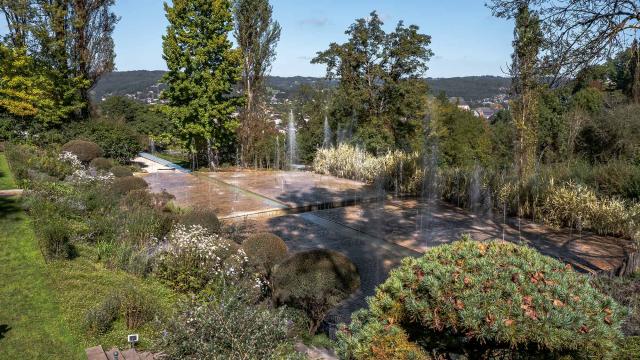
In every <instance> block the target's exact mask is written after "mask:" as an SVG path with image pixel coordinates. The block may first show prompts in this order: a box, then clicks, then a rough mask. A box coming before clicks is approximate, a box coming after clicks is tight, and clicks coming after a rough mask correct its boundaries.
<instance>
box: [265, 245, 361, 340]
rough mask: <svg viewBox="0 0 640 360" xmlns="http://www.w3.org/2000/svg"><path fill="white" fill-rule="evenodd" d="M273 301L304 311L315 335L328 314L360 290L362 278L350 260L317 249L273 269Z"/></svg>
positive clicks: (294, 256) (293, 257)
mask: <svg viewBox="0 0 640 360" xmlns="http://www.w3.org/2000/svg"><path fill="white" fill-rule="evenodd" d="M272 281H273V295H272V297H273V299H274V301H275V303H276V304H277V305H283V304H286V305H290V306H293V307H296V308H299V309H302V310H304V311H305V312H306V313H307V314H308V315H309V318H310V319H311V320H312V324H311V326H310V328H309V333H310V334H314V333H315V332H316V330H317V329H318V326H319V325H320V324H321V323H322V320H324V317H325V315H326V313H327V312H328V311H329V310H330V309H331V308H333V307H334V306H336V305H338V304H339V303H340V302H341V301H342V300H344V299H346V298H347V297H348V296H349V295H351V294H352V293H353V292H355V291H356V290H357V289H358V288H359V287H360V275H359V274H358V269H357V268H356V266H355V264H353V263H352V262H351V260H349V258H347V257H346V256H344V255H342V254H340V253H338V252H335V251H331V250H326V249H317V250H311V251H305V252H301V253H297V254H294V255H292V256H291V257H289V258H288V259H286V260H284V261H283V262H281V263H279V264H278V265H276V266H275V268H274V269H273V274H272Z"/></svg>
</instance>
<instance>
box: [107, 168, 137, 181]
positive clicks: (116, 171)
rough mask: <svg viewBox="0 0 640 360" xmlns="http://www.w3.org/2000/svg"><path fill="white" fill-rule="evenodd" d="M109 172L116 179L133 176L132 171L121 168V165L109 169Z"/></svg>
mask: <svg viewBox="0 0 640 360" xmlns="http://www.w3.org/2000/svg"><path fill="white" fill-rule="evenodd" d="M110 171H111V173H112V174H113V176H115V177H117V178H122V177H129V176H133V171H131V168H130V167H128V166H122V165H118V166H114V167H112V168H111V170H110Z"/></svg>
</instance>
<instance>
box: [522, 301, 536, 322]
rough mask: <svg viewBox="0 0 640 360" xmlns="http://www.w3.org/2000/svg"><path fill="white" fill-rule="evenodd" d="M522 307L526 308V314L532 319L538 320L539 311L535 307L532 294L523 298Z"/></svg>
mask: <svg viewBox="0 0 640 360" xmlns="http://www.w3.org/2000/svg"><path fill="white" fill-rule="evenodd" d="M520 308H521V309H522V310H524V315H525V316H527V317H529V318H530V319H531V320H538V313H537V312H536V310H535V309H534V308H533V298H532V297H531V296H525V297H524V298H522V305H520Z"/></svg>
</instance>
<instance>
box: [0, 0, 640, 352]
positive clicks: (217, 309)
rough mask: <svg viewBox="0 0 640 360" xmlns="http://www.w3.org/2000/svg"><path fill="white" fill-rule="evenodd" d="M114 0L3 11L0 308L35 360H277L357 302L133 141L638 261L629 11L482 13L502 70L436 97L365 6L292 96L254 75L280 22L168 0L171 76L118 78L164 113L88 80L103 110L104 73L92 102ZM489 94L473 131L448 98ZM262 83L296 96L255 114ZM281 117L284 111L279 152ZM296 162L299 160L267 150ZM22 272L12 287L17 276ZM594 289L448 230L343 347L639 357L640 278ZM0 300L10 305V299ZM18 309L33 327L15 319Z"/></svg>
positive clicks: (417, 60)
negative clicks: (437, 206)
mask: <svg viewBox="0 0 640 360" xmlns="http://www.w3.org/2000/svg"><path fill="white" fill-rule="evenodd" d="M114 3H115V2H114V0H76V1H70V0H60V1H54V2H47V1H7V0H0V12H2V14H3V15H4V17H5V18H6V21H7V25H8V34H7V36H5V37H3V38H2V40H1V41H0V141H3V142H5V141H6V142H7V144H6V146H4V145H3V148H5V149H6V157H7V160H8V162H9V165H10V166H9V169H7V167H6V166H5V165H4V162H3V158H2V157H0V186H1V187H3V188H7V187H13V186H15V185H18V186H20V187H21V188H23V189H24V190H25V193H24V197H23V198H22V200H20V203H18V202H17V200H10V201H8V202H7V201H5V200H2V199H0V200H2V202H0V207H1V209H2V211H3V212H5V211H7V212H11V216H10V217H9V220H10V221H7V220H6V219H5V217H4V215H3V216H1V217H0V229H1V230H3V231H2V233H3V234H5V233H7V234H9V236H8V238H7V239H6V244H4V243H3V246H2V251H0V255H1V256H2V260H3V261H2V262H3V263H4V264H5V265H6V266H5V267H3V269H2V271H3V272H2V277H3V279H4V278H6V279H7V280H9V281H7V282H6V283H7V284H8V285H4V286H3V287H1V288H0V292H2V295H3V296H2V298H1V299H0V300H2V301H3V302H2V305H3V306H2V307H0V310H2V312H1V313H0V314H1V315H2V316H3V318H2V320H3V323H4V321H5V320H4V319H5V318H7V319H8V320H6V321H8V322H12V323H15V324H16V326H18V330H16V332H17V334H18V335H25V334H27V335H30V336H29V337H25V338H28V339H32V340H31V341H32V343H33V350H34V351H36V352H37V354H35V355H36V356H35V357H37V356H43V354H46V353H47V352H48V351H50V350H51V349H50V348H49V345H48V342H47V341H48V340H51V343H53V344H54V345H56V346H57V347H60V348H62V349H65V350H66V349H70V350H68V351H69V353H70V354H66V353H65V354H64V355H68V356H73V354H71V353H74V354H75V353H76V352H77V350H78V349H76V348H79V347H81V346H92V345H96V343H98V342H102V343H103V344H104V345H106V346H108V345H111V344H119V345H122V343H123V341H124V338H123V334H125V333H130V332H132V331H136V332H140V334H142V336H143V341H142V343H141V344H139V345H140V346H141V347H143V348H149V349H154V350H163V351H166V352H167V354H169V355H170V356H172V357H175V358H214V359H215V358H246V357H247V354H250V356H255V357H259V358H269V357H272V358H295V357H297V356H298V354H296V353H295V351H294V349H293V344H294V343H295V342H297V341H301V340H308V339H309V338H310V337H312V336H314V335H315V334H316V333H317V331H318V329H319V328H321V324H322V322H323V320H324V319H325V317H326V315H327V313H328V312H329V311H330V310H331V309H332V308H334V307H335V306H337V305H339V304H340V303H341V302H342V301H343V300H344V299H346V298H348V297H349V296H350V295H351V294H352V293H354V292H355V291H357V289H358V287H359V286H360V274H359V271H358V269H357V268H356V266H355V265H354V264H353V263H352V262H351V261H350V260H349V259H348V258H347V257H345V256H344V255H342V254H340V253H336V252H334V251H331V250H327V249H316V250H310V251H305V252H301V253H290V252H289V250H288V248H287V246H286V244H285V243H284V241H283V240H282V239H280V238H278V237H277V236H275V235H271V234H254V235H253V236H250V237H247V238H246V234H244V233H241V232H240V231H238V229H237V228H236V227H233V226H229V225H228V224H225V223H224V222H222V221H220V220H219V219H218V217H217V216H216V214H215V213H214V212H212V211H211V210H206V209H181V208H178V207H177V206H175V205H174V204H173V203H172V202H171V198H172V196H171V195H170V194H167V193H155V194H154V193H150V192H149V191H148V189H147V187H148V186H147V183H146V182H145V181H144V179H143V178H141V177H138V176H135V174H134V173H135V171H136V170H137V169H136V168H135V167H134V166H131V163H130V161H131V160H132V158H134V157H135V156H136V154H138V153H139V152H140V151H142V150H144V149H150V150H165V149H170V150H177V151H175V152H172V153H171V154H169V155H164V156H166V157H173V158H176V159H181V160H183V161H187V162H190V165H191V167H192V168H193V169H197V168H199V167H200V166H201V165H205V166H206V167H207V168H210V169H215V168H217V167H219V166H222V165H224V164H236V165H239V166H255V167H273V168H278V169H280V168H286V167H288V166H289V165H293V164H288V163H287V161H285V158H287V157H288V158H289V162H294V161H301V162H303V163H306V164H312V168H313V170H314V171H317V172H319V173H322V174H330V175H336V176H340V177H346V178H351V179H356V180H360V181H365V182H369V183H372V184H375V185H377V186H378V188H380V189H386V190H387V191H390V192H393V193H395V194H398V195H401V194H408V195H414V196H421V197H423V198H426V199H429V200H434V199H436V198H441V199H444V200H446V201H449V202H452V203H455V204H457V205H459V206H462V207H466V208H468V209H470V210H472V211H473V212H475V213H476V214H483V213H492V212H494V210H496V209H498V211H502V212H503V213H504V215H505V216H506V215H514V216H520V217H528V218H530V219H533V220H535V221H537V222H542V223H544V224H546V225H550V226H555V227H569V228H575V229H578V230H589V231H593V232H596V233H599V234H605V235H612V236H617V237H621V238H625V239H631V240H634V244H635V248H634V249H633V250H635V251H631V252H629V254H628V258H627V259H626V261H625V263H624V264H623V266H622V268H620V269H618V273H619V274H620V275H629V274H631V273H633V272H637V269H638V267H640V256H639V255H638V254H639V252H638V249H639V248H640V235H639V234H640V202H639V201H640V148H639V146H640V105H639V103H640V46H639V45H638V40H637V39H636V38H635V37H637V35H636V33H634V35H633V36H634V38H633V40H634V41H633V42H631V44H630V46H629V42H628V41H627V40H629V39H628V36H629V35H628V33H627V31H629V30H633V29H636V30H637V24H638V21H637V19H638V18H639V15H638V10H637V7H633V6H629V4H632V5H634V2H632V1H620V2H613V3H611V4H609V3H606V2H598V1H595V0H593V1H580V2H568V3H567V7H566V8H559V7H558V6H557V5H556V2H551V1H543V0H540V1H532V2H523V1H519V0H495V1H491V2H490V4H489V6H490V7H491V9H492V10H493V12H494V14H495V15H496V16H498V17H505V18H510V19H513V20H515V21H514V23H515V28H514V41H513V47H514V53H513V56H512V64H511V66H510V68H509V71H510V75H511V79H509V80H506V79H502V78H483V79H471V81H470V83H469V82H467V81H466V80H464V79H456V80H450V81H440V82H439V83H436V82H434V80H431V82H432V84H433V86H432V87H431V88H429V80H426V81H425V77H426V76H427V73H426V72H427V70H428V62H429V60H430V58H431V57H432V56H433V53H432V51H431V48H430V45H431V37H430V36H429V35H427V34H425V33H422V32H421V30H420V28H419V27H417V26H415V25H405V24H404V23H403V22H402V21H400V22H399V23H398V24H397V25H396V26H395V27H394V28H393V29H391V30H385V29H386V28H385V27H384V26H383V25H384V24H383V22H382V19H381V17H380V16H379V15H378V14H377V13H376V12H375V11H374V12H372V13H371V14H370V15H369V16H368V17H366V18H360V19H356V20H355V22H354V23H353V24H352V25H351V26H349V27H348V29H347V31H346V35H347V36H346V39H345V40H344V42H343V43H331V44H329V45H328V47H327V48H326V49H325V50H323V51H320V52H318V53H317V54H316V56H315V58H314V59H313V60H312V62H313V63H316V64H324V65H325V66H326V70H327V76H326V79H325V80H324V81H320V80H318V79H311V78H296V79H294V80H293V83H294V84H295V86H294V85H292V84H291V82H290V81H283V79H280V78H271V80H270V78H269V77H268V70H269V68H270V65H271V63H272V61H273V59H274V57H275V48H276V44H277V42H278V39H279V37H280V31H281V29H280V26H279V24H278V23H277V21H275V20H274V19H273V18H272V15H273V11H272V8H271V6H270V4H269V2H268V1H267V0H234V1H231V0H222V1H213V2H212V1H209V0H189V1H187V0H174V1H173V2H171V4H168V3H167V4H165V12H166V16H167V20H168V23H169V26H168V28H167V32H166V35H165V36H164V37H163V57H164V59H165V60H166V62H167V67H168V69H169V71H168V72H164V73H162V74H161V73H159V72H153V73H135V74H129V75H130V77H135V76H136V75H140V78H141V79H142V78H144V79H148V80H137V81H139V82H143V83H142V84H141V86H142V87H145V88H147V87H150V86H155V85H154V84H156V83H157V82H158V79H157V77H158V76H159V75H162V79H161V82H162V83H163V85H162V86H158V89H163V92H162V95H161V97H162V100H163V101H162V104H159V105H146V104H142V103H139V102H136V101H134V100H132V99H130V98H128V97H123V96H111V97H109V98H108V99H106V100H105V101H104V102H101V103H100V104H98V105H96V104H92V103H91V102H90V101H89V100H90V99H89V94H90V92H91V90H92V89H93V90H94V93H95V95H96V96H97V97H100V98H101V97H102V94H104V93H105V92H110V93H114V94H118V93H120V94H122V93H124V92H128V91H130V89H131V87H132V85H131V84H128V83H125V84H122V85H120V86H119V87H114V85H113V82H114V79H117V77H114V78H111V79H110V78H106V79H105V80H104V81H105V84H107V85H105V86H106V88H107V90H104V89H95V87H94V86H95V85H96V83H97V82H98V79H99V78H101V77H102V76H103V75H104V74H106V73H108V72H109V71H110V70H112V69H113V65H114V43H113V39H112V37H111V34H112V33H113V31H114V27H115V25H116V23H117V21H118V18H117V17H116V16H115V14H113V13H112V12H111V8H112V6H113V5H114ZM605 3H606V4H607V5H611V7H606V6H605V5H603V4H605ZM592 8H596V9H599V10H602V11H600V12H593V11H591V9H592ZM585 9H586V10H589V11H585ZM545 11H550V12H551V16H542V15H543V14H544V12H545ZM594 13H595V14H597V16H595V17H593V16H592V15H589V14H594ZM567 14H574V15H573V16H567ZM576 14H577V15H576ZM620 14H623V15H620ZM627 14H628V15H627ZM575 29H581V30H583V32H576V31H573V30H575ZM232 31H233V35H234V36H235V37H236V39H235V40H236V41H235V42H232V41H231V40H230V38H229V35H230V34H231V32H232ZM576 33H581V34H585V36H582V37H579V38H574V37H575V34H576ZM599 34H600V35H599ZM603 34H604V35H606V36H604V35H603ZM80 35H82V36H80ZM558 36H559V37H558ZM602 36H604V37H602ZM234 44H237V46H235V45H234ZM134 81H136V80H135V79H134ZM479 81H482V85H479V86H477V84H478V82H479ZM298 85H300V86H298ZM506 86H509V87H510V90H509V91H510V101H509V106H508V109H507V110H502V111H499V112H498V113H497V114H496V115H495V116H494V117H492V118H491V119H490V120H485V119H482V118H479V117H475V116H474V115H473V113H471V112H469V111H465V110H464V109H461V108H459V107H458V106H457V104H454V103H451V102H450V101H449V100H448V99H447V97H446V95H447V94H446V92H449V94H448V95H458V96H460V95H462V96H466V97H468V98H469V100H475V99H477V98H481V97H489V96H490V95H487V94H495V92H502V91H503V90H504V87H506ZM270 87H271V89H269V88H270ZM280 87H281V88H282V92H283V93H285V94H290V95H287V100H289V101H286V102H284V104H282V105H281V106H280V107H276V108H271V107H270V106H269V105H268V99H269V97H270V96H271V95H273V94H274V93H275V92H277V90H278V88H280ZM461 87H463V88H464V91H465V92H464V93H462V92H461V91H462V90H460V88H461ZM274 88H275V89H274ZM274 90H276V91H274ZM441 90H444V91H441ZM453 92H458V93H453ZM281 96H282V95H281ZM274 112H275V113H279V114H280V117H281V118H283V119H286V118H287V117H288V114H289V113H291V115H292V117H293V118H292V124H291V127H292V129H290V130H294V128H295V130H296V132H297V136H298V143H297V144H291V143H287V141H290V140H285V137H284V136H282V134H281V132H282V131H283V130H285V128H284V125H283V124H279V125H278V124H275V122H273V121H272V118H271V115H273V113H274ZM294 145H295V146H294ZM296 146H297V148H298V150H299V152H298V154H297V155H298V158H297V159H295V158H294V156H293V155H294V154H291V153H287V151H288V150H286V149H287V148H293V147H296ZM9 172H11V173H12V174H13V175H14V176H15V182H14V178H13V177H9V176H8V174H9ZM18 204H20V205H21V206H22V207H24V210H25V211H26V213H27V214H28V215H29V219H27V218H25V217H24V216H23V212H22V209H21V208H19V207H18ZM3 241H5V239H3ZM4 245H6V246H4ZM13 252H15V253H16V254H13ZM38 252H39V254H38ZM5 268H6V269H8V270H6V271H5V270H4V269H5ZM23 269H27V271H26V272H25V273H26V274H27V275H29V277H21V278H18V277H17V276H16V274H18V273H22V270H23ZM29 281H32V282H29ZM14 282H15V284H18V286H17V288H18V290H16V288H14V285H12V284H13V283H14ZM593 283H594V284H595V286H592V285H591V282H589V280H588V279H587V278H586V277H584V276H582V275H578V274H577V273H575V272H573V271H572V270H571V269H568V268H566V267H564V266H563V265H562V264H561V263H560V262H558V261H556V260H553V259H550V258H547V257H544V256H542V255H540V254H539V253H537V252H535V251H533V250H532V249H529V248H523V247H519V246H515V245H509V244H504V243H499V242H489V243H475V242H471V241H466V240H463V241H460V242H457V243H455V244H453V245H447V246H442V247H439V248H435V249H432V250H430V251H429V252H428V253H427V254H425V255H424V256H423V257H422V258H420V259H406V260H405V261H404V262H403V265H402V266H401V267H400V268H398V269H396V270H394V271H393V272H392V273H391V275H390V278H389V279H388V280H387V281H386V282H385V283H384V284H382V285H381V286H380V287H379V288H378V291H377V293H376V296H374V297H373V298H371V299H370V300H369V308H368V309H366V310H363V311H361V312H358V313H357V314H356V315H355V316H354V318H353V322H352V323H351V324H350V325H349V326H346V325H345V326H343V327H342V329H341V331H340V332H339V334H338V338H339V341H338V345H339V350H340V352H341V355H342V356H343V357H345V358H357V359H360V358H407V359H415V358H429V357H431V356H441V355H442V356H452V357H453V356H456V357H457V356H458V355H465V356H467V357H469V358H475V357H507V358H526V357H537V356H541V355H548V356H555V357H557V356H570V357H577V358H580V357H586V356H596V357H607V356H608V357H614V356H617V355H618V354H619V355H620V356H619V357H621V358H623V357H624V356H626V355H628V354H634V353H637V351H636V352H634V347H635V348H636V350H637V347H638V344H637V338H634V337H632V336H634V335H637V334H638V314H639V313H640V312H639V311H638V299H637V296H636V294H635V292H637V291H635V292H634V290H635V289H636V288H637V275H636V277H629V278H621V279H604V278H602V279H595V280H594V281H593ZM25 289H26V290H25ZM114 289H118V290H119V291H114ZM603 293H608V294H611V295H612V296H613V298H615V301H614V300H612V298H610V297H608V296H607V295H603ZM16 294H17V295H18V298H20V299H22V298H25V299H27V300H26V301H24V302H22V303H19V302H6V303H5V298H7V297H16ZM616 301H617V302H618V303H620V304H622V305H623V306H627V307H628V308H629V314H625V313H624V312H623V311H622V310H621V307H620V306H619V305H618V304H617V302H616ZM39 310H42V311H41V314H39V313H38V314H36V313H37V312H38V311H39ZM13 311H15V312H17V313H22V312H24V314H26V315H32V314H35V315H34V316H35V317H34V318H35V319H38V320H39V319H40V318H39V317H40V316H41V317H43V318H44V319H43V321H42V324H40V323H39V321H33V323H31V324H30V323H25V321H24V319H16V318H14V317H10V316H8V315H7V314H9V313H10V312H13ZM43 314H44V315H43ZM61 322H63V323H65V324H69V325H68V328H67V327H66V326H64V327H62V328H61V327H60V325H59V324H60V323H61ZM3 323H0V326H2V325H4V324H3ZM621 327H622V329H623V330H624V335H626V336H627V337H626V338H625V337H623V336H622V335H623V334H622V332H621V331H620V328H621ZM32 329H34V332H35V333H36V334H35V335H31V334H29V333H30V330H32ZM163 330H166V333H165V334H164V335H162V332H163ZM0 331H3V332H6V331H7V329H4V328H2V327H0ZM48 333H54V336H51V339H49V338H46V339H45V338H44V337H43V336H42V334H48ZM2 336H4V334H2V333H0V339H2ZM3 341H4V340H3ZM329 343H330V342H329ZM8 345H9V350H8V354H9V356H10V357H11V356H13V355H14V354H17V352H18V350H17V349H18V347H19V346H21V344H19V343H18V341H17V339H16V338H15V337H13V334H11V338H10V340H9V342H8ZM65 350H63V351H65ZM28 355H31V354H27V356H28Z"/></svg>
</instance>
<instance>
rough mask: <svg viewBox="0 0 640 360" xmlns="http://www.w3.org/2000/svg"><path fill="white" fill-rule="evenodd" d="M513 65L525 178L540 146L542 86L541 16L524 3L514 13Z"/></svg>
mask: <svg viewBox="0 0 640 360" xmlns="http://www.w3.org/2000/svg"><path fill="white" fill-rule="evenodd" d="M515 20H516V24H515V30H514V40H513V50H514V52H513V55H512V65H511V69H510V71H511V77H512V85H511V86H512V89H511V93H512V94H511V95H512V97H513V100H512V102H511V107H512V114H513V121H514V125H515V130H516V144H515V166H516V171H517V173H518V178H519V179H520V182H521V183H522V182H524V181H525V179H526V178H527V177H528V176H529V175H530V173H531V171H532V170H533V168H534V165H535V159H536V148H537V122H538V119H537V116H536V114H537V100H538V90H539V88H538V87H539V81H540V73H539V64H538V63H539V61H538V54H539V52H540V47H541V46H542V33H541V31H540V20H539V18H538V16H537V15H536V14H535V13H534V12H531V11H530V9H529V6H528V4H526V3H523V4H522V5H521V6H520V7H519V8H518V13H517V14H516V16H515Z"/></svg>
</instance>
